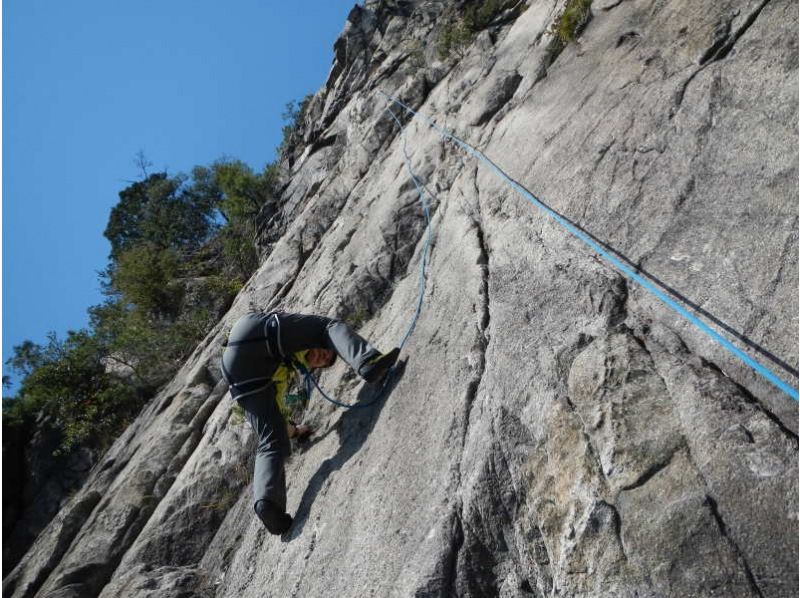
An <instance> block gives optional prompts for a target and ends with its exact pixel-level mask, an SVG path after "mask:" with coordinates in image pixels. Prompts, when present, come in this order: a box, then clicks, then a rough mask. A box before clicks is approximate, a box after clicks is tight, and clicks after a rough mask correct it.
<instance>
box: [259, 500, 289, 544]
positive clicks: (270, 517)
mask: <svg viewBox="0 0 800 598" xmlns="http://www.w3.org/2000/svg"><path fill="white" fill-rule="evenodd" d="M255 509H256V515H258V518H259V519H261V523H263V524H264V527H266V528H267V531H268V532H269V533H271V534H274V535H276V536H280V535H282V534H285V533H286V532H287V531H289V528H290V527H292V517H291V515H289V513H284V512H283V509H280V508H278V506H277V505H275V503H273V502H272V501H269V500H263V499H262V500H259V501H258V502H256V506H255Z"/></svg>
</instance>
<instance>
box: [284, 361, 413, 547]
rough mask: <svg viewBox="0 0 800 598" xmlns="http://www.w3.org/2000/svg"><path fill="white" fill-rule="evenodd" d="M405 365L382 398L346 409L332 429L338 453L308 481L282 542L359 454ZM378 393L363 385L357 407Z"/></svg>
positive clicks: (395, 372) (300, 528)
mask: <svg viewBox="0 0 800 598" xmlns="http://www.w3.org/2000/svg"><path fill="white" fill-rule="evenodd" d="M406 361H408V360H407V359H404V360H402V361H399V362H398V363H397V365H396V366H395V367H394V370H393V373H392V374H391V376H392V378H391V380H390V381H389V384H388V385H387V387H386V388H385V389H384V390H383V396H382V397H381V398H379V399H378V400H376V401H375V402H374V403H373V404H371V405H370V406H369V407H367V408H365V409H347V410H346V411H345V412H344V413H343V414H342V417H341V418H340V419H339V421H338V422H337V423H336V426H335V427H334V428H333V429H334V430H336V432H337V433H338V434H339V450H338V451H337V452H336V454H335V455H334V456H333V457H331V458H329V459H326V460H325V462H324V463H323V464H322V465H320V467H319V469H318V470H317V472H316V473H315V474H314V475H313V476H312V477H311V479H310V480H309V482H308V487H307V488H306V490H305V492H303V496H302V498H301V499H300V505H299V506H298V507H297V513H295V515H294V524H293V525H292V528H291V529H290V530H289V532H288V533H287V534H286V535H285V536H283V538H282V539H283V541H284V542H291V541H292V540H294V539H295V538H297V537H298V536H299V535H300V534H301V533H302V532H303V528H304V527H305V524H306V521H307V520H308V514H309V512H310V511H311V505H312V504H313V502H314V500H315V499H316V497H317V494H318V493H319V491H320V490H321V489H322V487H323V486H324V485H325V482H326V481H327V479H328V478H329V477H330V475H331V474H332V473H333V472H334V471H338V470H339V469H341V468H342V466H344V464H345V463H347V462H348V461H349V460H350V458H351V457H352V456H353V455H355V454H356V453H358V451H359V450H361V447H362V445H363V444H364V441H365V440H366V439H367V437H368V436H369V433H370V432H371V431H372V428H373V427H374V426H375V422H376V421H378V417H379V416H380V413H381V410H382V409H383V406H384V405H385V404H386V401H387V400H388V399H389V397H390V395H391V394H392V392H393V391H394V389H395V387H396V386H397V383H398V382H399V381H400V379H401V378H402V377H403V374H404V373H405V367H406ZM380 392H381V388H380V387H379V386H378V385H372V384H366V385H364V386H363V387H362V388H361V390H360V391H359V393H358V398H357V400H356V403H369V402H370V401H373V400H375V396H376V393H380ZM328 433H330V432H327V433H326V435H327V434H328ZM317 441H318V440H317ZM306 446H308V445H306ZM306 450H307V448H306Z"/></svg>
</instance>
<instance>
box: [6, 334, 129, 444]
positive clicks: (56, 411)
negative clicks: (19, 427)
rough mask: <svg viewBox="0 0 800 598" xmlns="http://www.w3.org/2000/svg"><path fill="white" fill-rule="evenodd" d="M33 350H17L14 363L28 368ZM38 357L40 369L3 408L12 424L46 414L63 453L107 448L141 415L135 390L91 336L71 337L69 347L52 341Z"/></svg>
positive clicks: (66, 340) (13, 358) (51, 337)
mask: <svg viewBox="0 0 800 598" xmlns="http://www.w3.org/2000/svg"><path fill="white" fill-rule="evenodd" d="M23 344H26V343H23ZM29 349H31V346H30V345H28V346H27V347H23V346H22V345H20V346H18V347H15V348H14V357H12V359H11V360H10V361H11V362H13V363H16V364H18V365H21V366H22V367H23V368H27V365H28V359H29V358H28V355H29V354H30V351H29ZM35 352H36V353H37V355H38V356H39V357H38V358H37V365H36V367H35V368H34V369H33V370H31V371H30V373H29V374H28V375H26V376H25V378H24V379H23V381H22V385H21V387H20V390H19V393H18V396H17V398H16V399H14V400H13V401H10V402H9V401H4V402H3V415H4V419H5V417H6V416H9V417H10V418H11V420H12V422H11V423H20V422H22V421H23V420H25V419H30V418H32V417H34V415H35V414H39V413H43V414H44V415H45V416H48V417H49V418H50V419H51V421H52V422H53V423H54V424H55V425H56V427H57V428H58V429H59V430H60V431H61V432H62V444H61V450H63V451H68V450H69V449H71V448H72V447H73V446H74V445H76V444H81V443H87V442H90V441H91V443H92V444H94V445H98V446H103V445H105V444H107V443H108V442H109V441H110V440H111V439H113V437H114V436H115V435H116V434H118V433H119V432H120V431H121V429H122V427H123V426H124V425H125V424H126V423H127V419H128V417H130V416H131V415H132V414H133V413H135V411H136V410H137V408H138V405H139V402H138V397H137V395H136V392H135V390H134V389H133V387H131V386H130V385H128V384H126V383H125V382H124V381H123V380H120V379H119V378H116V377H114V376H112V375H110V374H109V373H107V372H106V369H105V366H104V365H103V359H102V358H103V355H104V353H105V351H104V348H103V346H102V344H101V343H100V342H99V341H98V339H97V338H95V336H94V335H92V334H90V333H89V332H88V331H85V330H81V331H78V332H74V331H70V332H68V333H67V338H66V339H65V340H64V341H59V340H57V339H56V337H55V336H54V335H51V336H50V337H49V340H48V344H47V345H46V346H44V347H42V346H38V345H37V346H36V351H35ZM12 367H13V369H15V370H16V371H18V372H20V373H22V372H23V371H25V370H24V369H23V370H19V369H17V367H16V366H12Z"/></svg>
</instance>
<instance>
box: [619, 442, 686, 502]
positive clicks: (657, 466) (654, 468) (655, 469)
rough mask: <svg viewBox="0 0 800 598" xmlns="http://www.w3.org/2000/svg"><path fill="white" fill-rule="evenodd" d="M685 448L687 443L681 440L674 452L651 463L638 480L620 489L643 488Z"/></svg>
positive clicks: (622, 490) (623, 490)
mask: <svg viewBox="0 0 800 598" xmlns="http://www.w3.org/2000/svg"><path fill="white" fill-rule="evenodd" d="M684 449H686V444H685V442H681V443H680V444H679V445H678V446H677V447H676V448H675V449H674V450H673V451H672V452H670V453H669V455H667V456H666V457H665V458H663V459H661V460H660V461H657V462H656V463H654V464H653V465H651V466H650V467H649V468H648V469H647V471H645V472H644V473H643V474H642V475H640V476H639V477H638V478H637V479H636V481H634V482H633V483H631V484H628V485H627V486H623V487H622V488H621V489H620V491H621V492H627V491H629V490H635V489H636V488H641V487H642V486H644V485H645V484H646V483H647V482H649V481H650V480H651V479H652V478H653V477H655V475H656V474H657V473H659V472H660V471H661V470H663V469H665V468H667V467H668V466H669V465H670V464H671V463H672V460H673V459H674V458H675V455H676V454H677V453H678V452H680V451H682V450H684Z"/></svg>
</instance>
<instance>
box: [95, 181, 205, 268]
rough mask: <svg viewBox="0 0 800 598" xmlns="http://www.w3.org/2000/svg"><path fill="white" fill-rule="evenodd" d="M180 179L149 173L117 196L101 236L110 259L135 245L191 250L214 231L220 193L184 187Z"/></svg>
mask: <svg viewBox="0 0 800 598" xmlns="http://www.w3.org/2000/svg"><path fill="white" fill-rule="evenodd" d="M185 183H186V178H185V177H183V176H175V177H171V178H170V177H168V176H167V173H165V172H160V173H156V174H151V175H150V176H148V177H147V178H146V179H144V180H143V181H138V182H136V183H133V184H131V185H130V186H128V187H127V188H125V189H123V190H122V191H120V193H119V203H118V204H117V205H116V206H114V208H112V210H111V214H110V215H109V219H108V225H107V226H106V230H105V232H104V233H103V234H104V235H105V237H106V238H107V239H108V240H109V241H110V242H111V259H112V261H113V260H117V259H118V258H119V256H120V254H121V253H122V252H124V251H126V250H129V249H130V248H131V247H133V246H134V245H138V244H141V243H149V244H151V245H155V246H158V247H160V248H162V249H166V248H175V249H179V248H180V249H193V248H196V247H197V246H199V245H200V244H201V243H203V242H205V241H206V240H207V239H208V237H209V235H210V233H211V232H212V231H213V229H214V226H215V224H214V214H215V212H216V209H217V207H218V206H217V203H218V202H219V199H220V196H219V193H214V192H213V191H214V189H213V188H208V187H207V186H205V185H204V183H205V181H201V182H200V183H201V184H199V185H196V186H193V185H188V186H187V185H185Z"/></svg>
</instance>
